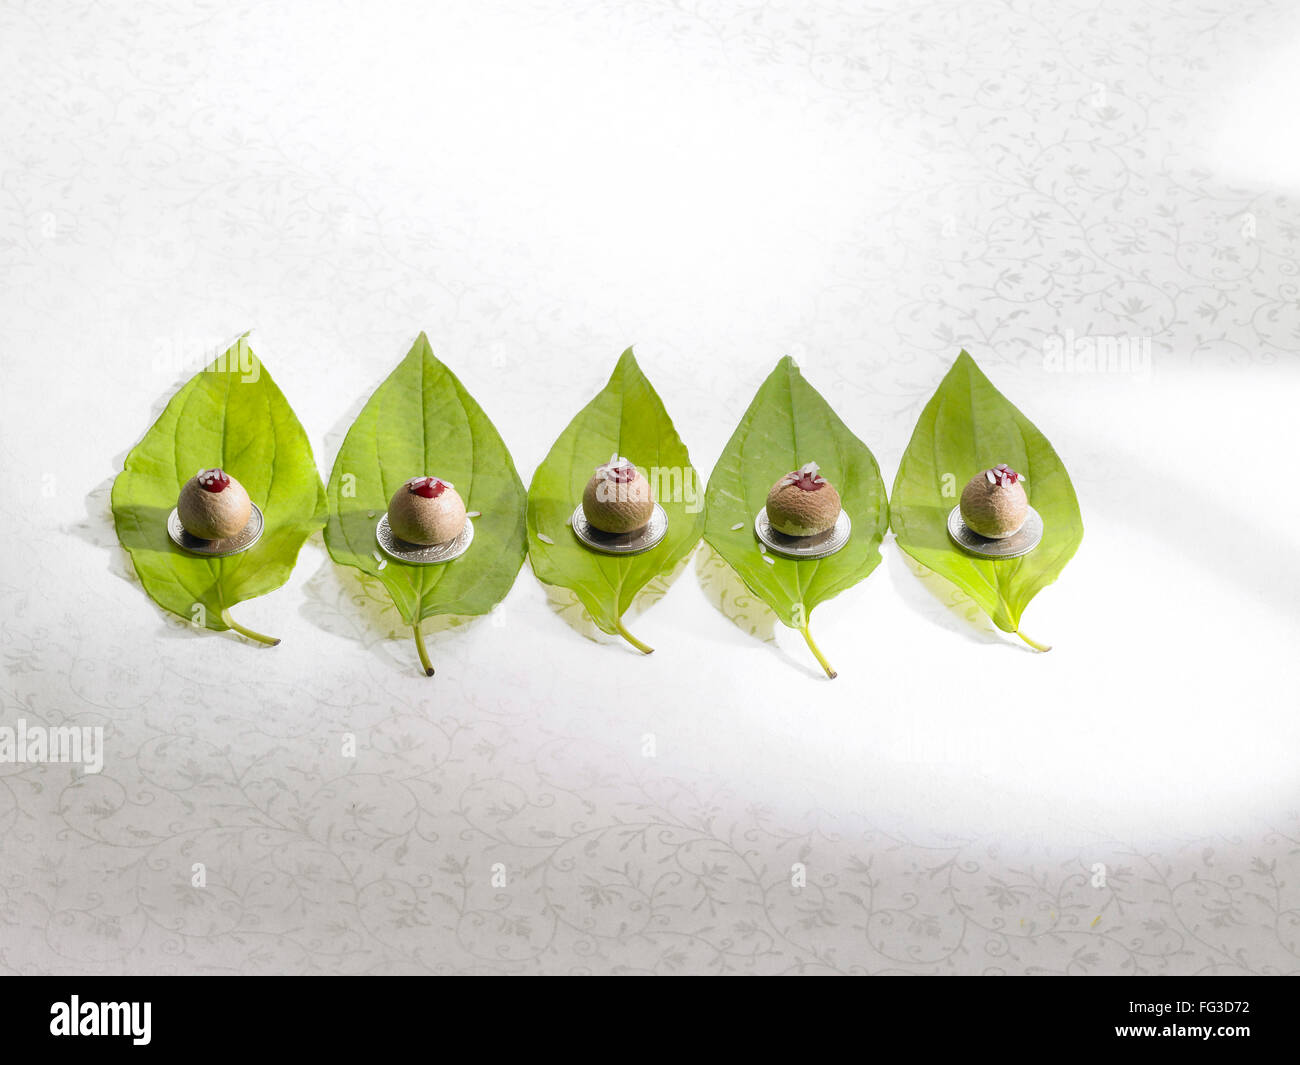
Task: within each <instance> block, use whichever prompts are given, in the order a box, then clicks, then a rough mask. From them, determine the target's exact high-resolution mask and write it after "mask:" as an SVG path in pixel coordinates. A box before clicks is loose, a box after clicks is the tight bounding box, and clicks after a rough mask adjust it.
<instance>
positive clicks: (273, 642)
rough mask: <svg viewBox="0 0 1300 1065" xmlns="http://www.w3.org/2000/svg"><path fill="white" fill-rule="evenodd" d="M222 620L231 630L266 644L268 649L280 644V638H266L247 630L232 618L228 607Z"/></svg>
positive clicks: (223, 613) (222, 613)
mask: <svg viewBox="0 0 1300 1065" xmlns="http://www.w3.org/2000/svg"><path fill="white" fill-rule="evenodd" d="M221 620H222V621H224V622H225V623H226V624H227V625H228V626H230V628H231V629H233V630H234V631H235V632H237V633H239V635H240V636H245V637H247V638H248V639H250V640H256V641H257V642H258V643H264V644H266V646H267V647H274V646H275V645H276V644H278V643H279V642H280V638H279V637H278V636H266V635H264V634H263V633H260V632H254V631H253V630H252V629H249V628H245V627H244V626H243V625H241V624H240V623H239V622H238V621H236V620H235V619H234V618H232V617H231V616H230V609H229V607H227V608H226V609H225V610H223V611H222V612H221Z"/></svg>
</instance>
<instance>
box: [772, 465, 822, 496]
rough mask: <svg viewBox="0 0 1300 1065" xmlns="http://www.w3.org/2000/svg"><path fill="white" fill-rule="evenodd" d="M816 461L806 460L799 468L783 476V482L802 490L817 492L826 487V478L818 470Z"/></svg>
mask: <svg viewBox="0 0 1300 1065" xmlns="http://www.w3.org/2000/svg"><path fill="white" fill-rule="evenodd" d="M817 470H818V466H817V463H815V462H806V463H804V464H803V465H802V466H800V467H799V468H798V469H797V470H791V471H790V472H789V473H787V474H786V475H785V476H784V477H782V478H781V483H782V484H792V485H794V486H795V487H796V488H798V489H799V490H800V491H802V492H815V491H817V489H819V488H824V487H826V478H825V477H823V476H821V474H819V473H818V472H817Z"/></svg>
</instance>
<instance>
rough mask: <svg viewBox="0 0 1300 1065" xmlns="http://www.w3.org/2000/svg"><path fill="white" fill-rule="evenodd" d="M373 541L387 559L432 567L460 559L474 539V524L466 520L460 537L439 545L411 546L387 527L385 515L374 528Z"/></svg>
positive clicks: (386, 516)
mask: <svg viewBox="0 0 1300 1065" xmlns="http://www.w3.org/2000/svg"><path fill="white" fill-rule="evenodd" d="M375 539H376V540H378V541H379V547H380V549H381V550H382V551H383V552H384V554H386V555H388V557H389V558H395V559H397V561H398V562H409V563H411V564H412V565H414V566H432V565H435V564H437V563H439V562H450V561H451V560H452V559H453V558H460V556H461V555H463V554H464V553H465V552H466V551H468V550H469V545H470V543H471V542H472V541H473V539H474V523H473V522H472V521H470V520H469V518H466V519H465V528H463V529H461V531H460V535H459V536H454V537H452V538H451V539H450V540H444V541H443V542H442V543H440V544H411V543H407V542H406V541H405V540H403V539H401V538H400V537H399V536H397V535H396V534H395V533H394V532H393V530H392V529H390V528H389V527H388V515H387V514H386V513H385V514H384V516H383V517H382V518H380V519H379V524H378V525H376V526H375Z"/></svg>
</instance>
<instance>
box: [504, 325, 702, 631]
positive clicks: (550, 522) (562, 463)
mask: <svg viewBox="0 0 1300 1065" xmlns="http://www.w3.org/2000/svg"><path fill="white" fill-rule="evenodd" d="M615 454H617V455H622V456H624V457H626V458H627V459H628V461H630V462H631V463H632V464H633V465H635V466H636V467H637V468H638V469H639V470H640V471H641V473H642V474H643V475H644V476H645V477H646V478H647V479H648V480H649V481H650V485H651V488H652V490H653V492H654V497H655V499H656V501H657V502H658V503H659V505H660V506H661V507H663V508H664V512H665V513H666V514H667V516H668V533H667V535H666V536H665V537H664V539H663V540H662V541H661V542H660V543H659V544H657V545H656V546H655V547H653V548H652V549H651V550H649V551H646V552H644V553H643V554H639V555H624V556H616V555H604V554H600V553H599V552H596V551H592V550H590V549H588V548H587V547H584V546H583V545H582V544H581V543H580V542H579V541H578V539H577V537H576V536H575V535H574V532H573V529H572V527H571V526H570V524H569V521H570V519H571V518H572V517H573V512H574V510H575V508H576V507H577V506H578V504H579V503H580V502H581V501H582V492H583V489H584V488H585V487H586V485H587V482H588V480H590V479H591V476H592V474H593V473H594V472H595V469H596V467H597V466H599V465H600V464H601V463H604V462H608V461H609V458H610V456H611V455H615ZM703 509H704V507H703V500H702V499H701V498H700V492H699V479H698V475H697V474H696V472H695V469H694V467H692V466H691V460H690V456H689V455H688V454H687V452H686V445H685V444H683V443H682V441H681V438H680V437H679V436H678V435H677V430H676V429H674V428H673V423H672V419H670V418H669V417H668V412H667V411H666V410H665V409H664V405H663V401H662V400H661V399H660V398H659V396H658V394H657V393H656V392H655V390H654V388H653V387H652V386H651V384H650V382H649V381H648V380H646V378H645V375H644V374H642V373H641V368H640V367H639V366H637V363H636V359H635V358H634V357H633V355H632V349H631V348H628V349H627V351H625V352H623V355H622V356H621V357H620V358H619V360H618V365H617V366H615V367H614V373H613V374H612V375H611V376H610V379H609V383H608V384H607V385H605V387H604V388H603V389H602V390H601V391H600V392H599V393H598V394H597V396H596V398H595V399H593V400H592V401H591V402H590V403H588V404H587V405H586V406H585V407H583V408H582V410H581V411H579V412H578V415H577V417H575V418H574V419H573V421H571V422H570V423H569V425H568V427H567V428H566V429H565V430H564V432H563V433H561V434H560V438H559V439H558V440H556V441H555V444H554V446H553V447H552V448H551V450H550V452H549V454H547V456H546V458H545V459H544V460H543V461H542V464H541V465H540V466H539V467H538V468H537V472H536V473H535V474H534V475H533V483H532V485H531V486H530V487H529V489H528V555H529V558H530V559H531V560H532V564H533V572H534V573H536V574H537V576H538V578H539V579H540V580H541V581H543V582H544V583H546V584H551V585H557V586H559V587H562V588H568V589H570V590H571V591H573V592H574V593H575V594H576V595H577V596H578V598H579V599H580V600H581V602H582V604H583V606H585V607H586V608H587V611H588V612H589V613H590V614H591V618H592V621H593V622H595V624H596V626H597V627H598V628H599V629H600V630H601V631H602V632H607V633H609V634H610V635H611V636H622V637H623V638H624V639H625V640H627V641H628V643H630V644H632V646H633V647H635V648H637V650H639V651H642V652H644V653H645V654H649V653H650V652H651V651H652V650H653V648H652V647H648V646H647V645H646V644H644V643H642V642H641V641H640V640H638V639H637V638H636V637H634V636H633V635H632V634H631V633H630V632H628V631H627V629H626V628H625V627H624V625H623V614H624V613H625V612H626V611H627V609H628V607H630V606H631V605H632V601H633V600H634V599H635V598H636V595H637V593H638V592H639V591H640V590H641V589H642V588H643V587H645V585H646V584H647V582H649V581H651V580H653V579H654V578H656V577H659V576H661V575H664V574H667V573H669V572H671V571H672V569H673V568H674V567H675V566H676V564H677V563H678V562H680V561H681V560H682V559H683V558H685V557H686V556H687V555H688V554H690V552H691V549H692V548H694V547H695V545H696V543H697V542H698V541H699V539H700V532H701V531H702V529H703V526H704V513H703Z"/></svg>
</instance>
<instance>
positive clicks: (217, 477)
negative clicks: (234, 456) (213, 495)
mask: <svg viewBox="0 0 1300 1065" xmlns="http://www.w3.org/2000/svg"><path fill="white" fill-rule="evenodd" d="M195 480H197V481H198V482H199V487H200V488H202V489H203V490H204V491H205V492H224V491H225V490H226V489H227V488H229V487H230V475H229V474H228V473H226V471H225V470H223V469H220V468H219V467H216V466H214V467H213V468H212V469H210V470H200V471H199V472H198V475H197V476H196V477H195Z"/></svg>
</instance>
